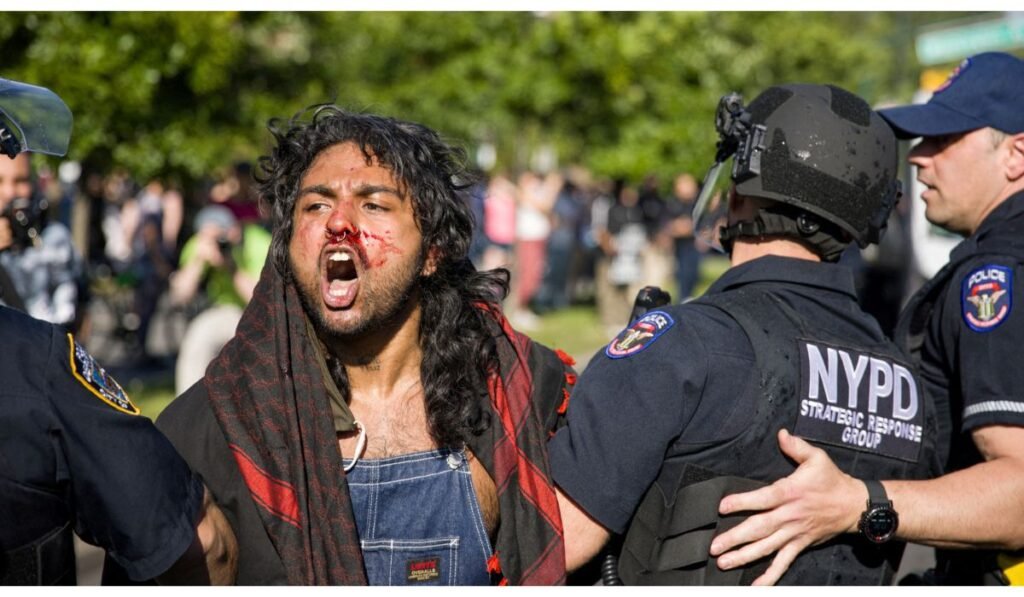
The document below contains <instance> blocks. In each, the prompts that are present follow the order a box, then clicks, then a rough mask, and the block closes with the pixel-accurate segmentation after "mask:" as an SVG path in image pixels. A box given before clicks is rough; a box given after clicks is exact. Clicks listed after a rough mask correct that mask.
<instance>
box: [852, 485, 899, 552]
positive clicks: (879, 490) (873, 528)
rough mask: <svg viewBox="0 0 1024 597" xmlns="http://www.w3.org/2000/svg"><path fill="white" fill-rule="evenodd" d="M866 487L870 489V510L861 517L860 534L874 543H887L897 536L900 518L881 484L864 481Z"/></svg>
mask: <svg viewBox="0 0 1024 597" xmlns="http://www.w3.org/2000/svg"><path fill="white" fill-rule="evenodd" d="M864 485H867V487H868V509H867V510H865V511H864V513H863V514H861V515H860V524H859V525H858V526H859V527H860V532H861V534H862V535H864V536H865V537H867V539H868V541H871V542H872V543H885V542H886V541H888V540H889V539H892V536H893V535H895V534H896V529H898V528H899V526H900V517H899V515H898V514H896V510H893V507H892V501H891V500H889V496H888V495H886V493H885V487H884V486H883V485H882V484H881V483H879V482H878V481H864Z"/></svg>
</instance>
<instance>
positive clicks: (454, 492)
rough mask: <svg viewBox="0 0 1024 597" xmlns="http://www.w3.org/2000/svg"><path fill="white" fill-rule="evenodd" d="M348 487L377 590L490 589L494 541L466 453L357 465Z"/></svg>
mask: <svg viewBox="0 0 1024 597" xmlns="http://www.w3.org/2000/svg"><path fill="white" fill-rule="evenodd" d="M350 463H351V460H348V459H346V460H345V465H346V466H347V465H349V464H350ZM348 486H349V493H350V494H351V496H352V509H353V511H354V512H355V519H356V528H357V529H358V530H359V540H360V544H361V547H362V550H363V561H364V562H365V563H366V575H367V579H368V580H369V582H370V584H371V585H487V584H490V575H489V574H488V572H487V560H488V558H489V557H490V556H491V543H490V540H488V538H487V530H486V528H485V527H484V523H483V517H482V516H481V514H480V506H479V504H477V500H476V492H475V491H474V490H473V481H472V479H471V478H470V473H469V462H468V461H467V460H466V457H465V452H464V451H463V450H448V449H441V450H430V451H428V452H415V453H413V454H403V455H401V456H395V457H392V458H381V459H378V460H370V459H359V461H358V462H357V463H356V466H355V467H354V468H353V469H352V470H351V471H349V473H348Z"/></svg>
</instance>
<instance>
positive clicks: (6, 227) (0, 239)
mask: <svg viewBox="0 0 1024 597" xmlns="http://www.w3.org/2000/svg"><path fill="white" fill-rule="evenodd" d="M4 159H6V158H4ZM13 242H14V235H13V234H12V233H11V221H10V220H8V219H7V218H0V251H6V250H7V249H9V248H10V247H11V243H13Z"/></svg>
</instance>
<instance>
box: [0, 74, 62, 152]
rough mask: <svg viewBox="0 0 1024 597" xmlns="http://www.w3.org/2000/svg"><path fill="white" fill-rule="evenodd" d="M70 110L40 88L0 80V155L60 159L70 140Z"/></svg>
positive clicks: (53, 95)
mask: <svg viewBox="0 0 1024 597" xmlns="http://www.w3.org/2000/svg"><path fill="white" fill-rule="evenodd" d="M71 123H72V117H71V110H69V109H68V107H67V105H66V104H65V103H64V102H63V101H62V100H61V99H60V98H59V97H58V96H57V94H55V93H54V92H52V91H50V90H49V89H46V88H44V87H37V86H35V85H27V84H25V83H19V82H17V81H10V80H8V79H0V127H2V128H3V129H5V133H4V134H5V138H4V139H3V141H4V146H3V147H4V151H5V153H6V152H7V151H10V152H11V153H12V155H11V156H10V157H12V158H13V157H14V155H16V154H17V153H20V152H23V151H31V152H33V153H45V154H48V155H56V156H62V155H64V154H66V153H67V151H68V142H69V141H70V139H71Z"/></svg>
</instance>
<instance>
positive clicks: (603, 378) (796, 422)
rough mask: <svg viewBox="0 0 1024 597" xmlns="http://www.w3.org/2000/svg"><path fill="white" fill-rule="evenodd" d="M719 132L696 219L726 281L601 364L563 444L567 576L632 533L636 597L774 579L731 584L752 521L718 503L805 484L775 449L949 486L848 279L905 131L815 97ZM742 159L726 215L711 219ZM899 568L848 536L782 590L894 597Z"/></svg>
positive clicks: (744, 116)
mask: <svg viewBox="0 0 1024 597" xmlns="http://www.w3.org/2000/svg"><path fill="white" fill-rule="evenodd" d="M716 121H717V122H716V124H717V128H718V130H719V133H720V135H721V136H722V140H721V141H720V143H719V152H718V156H717V157H716V165H715V166H714V167H713V168H712V172H711V173H709V177H708V180H706V182H705V185H704V188H705V190H704V193H703V194H702V196H701V197H700V198H699V199H698V202H697V207H696V208H695V214H694V220H695V222H696V223H697V227H698V228H699V229H703V230H713V229H714V227H717V226H714V227H709V226H708V225H707V222H709V221H710V222H711V223H712V224H724V226H723V227H722V228H721V233H720V239H721V241H722V244H723V246H724V248H725V249H726V250H728V252H729V254H730V258H731V264H732V267H731V268H730V269H729V270H728V271H727V272H726V273H725V274H723V275H722V277H721V278H719V279H718V280H717V281H716V282H715V283H714V284H713V285H712V286H711V288H710V289H709V290H708V291H707V293H706V294H705V295H704V296H702V297H700V298H698V299H696V300H693V301H690V302H687V303H685V304H681V305H674V306H671V307H664V308H660V309H657V310H654V311H649V312H647V314H646V315H644V316H642V317H641V318H639V319H638V320H636V321H635V322H634V323H633V324H632V325H630V326H629V327H628V328H627V329H625V330H624V331H623V332H622V333H620V334H619V335H618V336H617V337H616V338H615V339H614V340H612V342H611V343H610V344H609V345H608V346H607V347H606V348H605V349H604V350H603V352H601V353H599V354H597V355H596V356H595V357H594V358H593V359H592V360H591V361H590V364H589V365H588V368H587V369H586V371H585V372H584V373H583V375H582V376H581V377H580V380H579V382H578V384H577V386H576V389H575V391H574V393H573V397H572V400H571V401H570V403H569V407H568V425H567V426H566V427H564V428H563V429H561V430H560V431H559V432H558V434H557V435H556V436H555V437H554V438H553V439H552V440H551V441H550V442H549V452H550V460H551V469H552V475H553V478H554V480H555V481H556V483H557V484H558V487H559V490H560V491H559V495H558V497H559V505H560V507H561V511H562V517H563V525H564V528H565V540H566V541H565V542H566V554H567V555H566V559H567V565H568V567H569V568H570V569H574V568H576V567H577V566H579V565H580V564H582V563H584V562H586V561H587V560H588V559H590V558H591V557H592V556H593V555H594V554H595V553H596V552H597V551H598V549H599V548H600V547H601V546H602V544H603V543H604V542H605V541H606V540H607V539H608V537H609V535H610V534H620V533H625V537H624V540H623V544H622V548H621V553H620V556H619V565H618V572H619V575H620V576H621V580H622V581H623V582H624V583H625V584H627V585H628V584H662V585H663V584H749V583H751V582H752V581H755V580H756V579H757V578H758V577H759V576H760V575H761V574H762V573H763V572H764V570H765V568H766V567H767V565H768V562H767V561H763V562H756V563H754V564H753V565H751V566H748V567H746V568H739V569H735V570H733V571H729V572H724V571H722V570H721V569H719V568H718V567H717V566H716V565H715V562H714V559H713V558H711V557H710V556H709V548H710V544H711V540H712V538H713V537H714V536H715V534H716V533H718V532H721V530H723V529H726V528H729V527H730V526H732V525H734V524H735V523H736V522H737V521H738V519H735V518H733V519H730V518H724V517H721V516H719V513H718V504H719V500H720V499H721V497H722V496H723V495H724V494H728V493H732V492H735V491H743V490H747V489H750V488H752V487H758V486H763V485H765V484H767V483H771V482H773V481H775V480H776V479H779V478H781V477H784V476H786V475H787V474H789V473H790V472H792V471H793V468H794V467H793V465H792V463H790V462H789V461H788V460H787V459H786V458H785V457H784V456H783V455H782V454H781V453H780V452H779V450H778V448H777V446H776V441H777V440H776V438H777V436H778V435H779V434H780V433H782V432H780V430H783V429H785V430H790V431H791V432H792V433H794V434H795V435H798V436H801V437H803V438H805V439H807V440H808V441H811V442H813V443H815V444H816V445H819V446H821V447H822V448H823V449H824V450H825V451H826V452H827V453H828V454H829V455H830V456H831V457H832V458H833V459H835V461H836V462H837V463H838V464H839V466H840V467H841V468H842V470H844V471H846V472H847V473H849V474H851V475H855V476H858V477H862V478H868V479H875V478H917V477H924V476H928V475H932V474H935V473H936V471H937V468H938V461H937V458H936V442H937V440H938V433H937V430H936V422H935V408H934V406H933V404H932V402H931V400H930V399H929V398H928V395H927V394H926V393H925V392H924V390H923V388H922V384H921V382H920V380H919V378H918V376H917V375H916V374H915V372H914V370H913V368H912V367H911V366H910V364H909V362H908V359H907V358H906V357H905V356H904V354H903V353H902V352H901V351H900V350H898V349H897V348H896V346H895V345H894V344H893V343H892V342H891V341H889V340H888V339H887V338H886V337H885V336H884V334H883V333H882V331H881V330H880V328H879V326H878V323H877V322H876V321H875V320H874V319H872V318H871V317H870V316H869V315H867V314H866V313H864V312H863V311H861V310H860V308H859V307H858V304H857V297H856V295H855V291H854V282H853V275H852V272H851V271H850V270H849V269H847V268H846V267H844V266H841V265H838V264H836V263H835V262H836V261H837V260H838V258H839V255H840V254H841V253H842V251H843V250H844V249H845V248H846V246H847V245H848V244H849V243H850V242H853V241H856V242H857V243H859V244H860V245H861V246H864V245H867V244H868V243H873V242H877V241H878V237H879V234H880V232H881V230H880V229H881V227H882V225H884V222H885V221H886V219H887V217H888V214H889V211H890V210H891V209H892V207H893V205H894V204H895V202H896V200H897V199H898V193H899V191H898V188H899V185H898V183H897V180H896V171H897V154H896V141H895V138H894V136H893V133H892V131H891V130H890V128H889V127H888V126H887V125H886V124H885V123H884V122H883V121H882V120H881V118H879V116H878V115H877V114H876V113H874V112H873V111H872V110H871V109H870V107H869V106H868V105H867V104H866V103H865V102H864V101H863V100H861V99H860V98H858V97H857V96H855V95H853V94H850V93H849V92H846V91H844V90H842V89H839V88H837V87H833V86H821V85H783V86H778V87H772V88H770V89H768V90H766V91H765V92H764V93H762V94H761V95H759V96H758V97H757V98H756V99H755V100H754V101H753V102H752V103H751V104H750V106H749V108H747V109H743V107H742V103H741V100H740V98H739V97H738V96H736V95H731V96H726V97H725V98H723V101H722V104H721V105H720V106H719V111H718V116H717V118H716ZM730 156H731V157H732V158H733V169H732V181H733V183H734V184H733V187H732V189H731V190H730V193H729V196H728V201H727V205H726V206H725V207H726V208H727V212H726V213H725V214H724V217H723V219H722V220H718V219H716V217H714V216H712V217H710V218H709V217H708V215H709V214H714V213H715V211H714V210H710V209H708V203H709V201H708V197H709V196H710V195H711V193H712V187H713V183H714V176H715V175H716V174H717V171H718V169H719V168H720V167H721V165H722V163H723V162H724V161H725V160H726V159H728V158H729V157H730ZM861 491H864V489H863V485H862V489H861ZM886 515H891V511H887V510H880V511H879V518H884V517H885V516H886ZM873 539H884V538H883V537H879V536H875V537H873ZM901 554H902V545H900V544H898V543H895V542H889V543H876V542H874V541H872V540H870V539H869V538H866V537H842V538H840V539H838V540H834V541H831V542H828V543H824V544H822V545H820V546H818V547H817V548H816V549H813V550H811V551H808V552H806V553H804V554H802V555H801V556H800V557H798V558H797V559H796V561H795V562H794V563H793V566H792V567H791V568H790V569H789V571H788V572H787V573H786V574H785V576H783V578H782V582H783V583H785V584H817V585H824V584H885V583H888V582H890V580H891V578H892V576H893V573H894V571H895V569H896V566H897V565H898V563H899V559H900V556H901Z"/></svg>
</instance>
